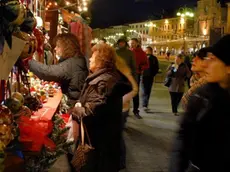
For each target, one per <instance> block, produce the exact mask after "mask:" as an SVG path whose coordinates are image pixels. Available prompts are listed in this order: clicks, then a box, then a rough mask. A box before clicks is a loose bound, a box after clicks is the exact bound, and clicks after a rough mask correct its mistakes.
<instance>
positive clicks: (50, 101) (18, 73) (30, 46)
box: [0, 0, 73, 172]
mask: <svg viewBox="0 0 230 172" xmlns="http://www.w3.org/2000/svg"><path fill="white" fill-rule="evenodd" d="M43 2H44V1H43ZM41 4H42V3H40V6H41ZM30 6H31V2H30V1H20V2H19V1H16V0H15V1H14V0H13V1H12V0H4V1H3V2H1V4H0V13H1V14H0V21H1V25H0V33H1V35H0V64H1V67H0V79H1V83H0V102H1V105H0V171H1V172H2V171H18V172H20V171H47V170H48V169H49V168H50V167H51V166H52V164H53V163H54V162H55V161H56V160H57V158H58V157H59V156H60V155H62V154H65V153H66V152H67V150H68V148H69V147H70V146H71V145H72V144H73V141H72V140H68V139H67V136H68V130H69V127H67V126H66V124H67V122H68V120H69V115H68V114H65V110H66V107H65V96H64V95H62V92H61V89H60V88H59V85H58V84H57V83H54V82H45V81H42V80H39V79H38V78H37V77H36V76H34V75H33V74H32V73H30V72H29V71H28V69H27V67H26V63H25V61H26V60H27V59H28V58H35V59H36V60H37V61H40V62H42V63H44V41H45V38H44V33H43V28H41V27H36V26H37V20H36V18H35V15H34V12H33V10H31V7H30ZM34 9H36V8H34ZM36 15H38V14H37V13H36ZM40 15H41V17H42V13H40ZM36 17H37V16H36Z"/></svg>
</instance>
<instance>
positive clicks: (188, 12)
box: [177, 7, 194, 53]
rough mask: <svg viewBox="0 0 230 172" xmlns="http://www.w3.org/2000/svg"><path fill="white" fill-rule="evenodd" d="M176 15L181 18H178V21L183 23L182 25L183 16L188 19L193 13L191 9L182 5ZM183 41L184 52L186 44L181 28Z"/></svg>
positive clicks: (183, 21)
mask: <svg viewBox="0 0 230 172" xmlns="http://www.w3.org/2000/svg"><path fill="white" fill-rule="evenodd" d="M177 16H180V17H181V19H180V23H181V24H182V25H183V27H184V24H185V18H186V19H189V18H193V17H194V13H193V11H192V9H190V8H187V7H183V8H180V9H179V10H178V12H177ZM183 41H184V47H183V49H184V53H185V46H186V38H185V28H183Z"/></svg>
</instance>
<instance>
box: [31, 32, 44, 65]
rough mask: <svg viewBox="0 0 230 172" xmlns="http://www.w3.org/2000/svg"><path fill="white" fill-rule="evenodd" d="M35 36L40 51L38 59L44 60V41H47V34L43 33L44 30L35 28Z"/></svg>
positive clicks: (38, 51)
mask: <svg viewBox="0 0 230 172" xmlns="http://www.w3.org/2000/svg"><path fill="white" fill-rule="evenodd" d="M33 34H34V36H35V37H36V39H37V43H38V44H37V53H38V61H40V62H44V41H45V36H44V35H43V32H42V31H41V30H40V29H38V28H35V29H34V31H33Z"/></svg>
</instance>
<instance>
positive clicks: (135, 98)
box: [133, 74, 141, 113]
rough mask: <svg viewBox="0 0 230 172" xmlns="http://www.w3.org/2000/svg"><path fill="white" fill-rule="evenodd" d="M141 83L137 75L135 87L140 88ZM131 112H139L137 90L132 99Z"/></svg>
mask: <svg viewBox="0 0 230 172" xmlns="http://www.w3.org/2000/svg"><path fill="white" fill-rule="evenodd" d="M140 82H141V75H140V74H138V75H137V85H138V87H139V86H140ZM133 112H134V113H138V112H139V90H138V92H137V95H136V96H135V97H134V98H133Z"/></svg>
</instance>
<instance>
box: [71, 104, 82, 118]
mask: <svg viewBox="0 0 230 172" xmlns="http://www.w3.org/2000/svg"><path fill="white" fill-rule="evenodd" d="M69 114H71V115H72V118H73V120H75V121H78V120H79V119H80V118H82V117H84V116H86V113H85V108H84V107H82V106H81V103H76V104H75V107H73V108H72V109H70V110H69Z"/></svg>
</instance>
